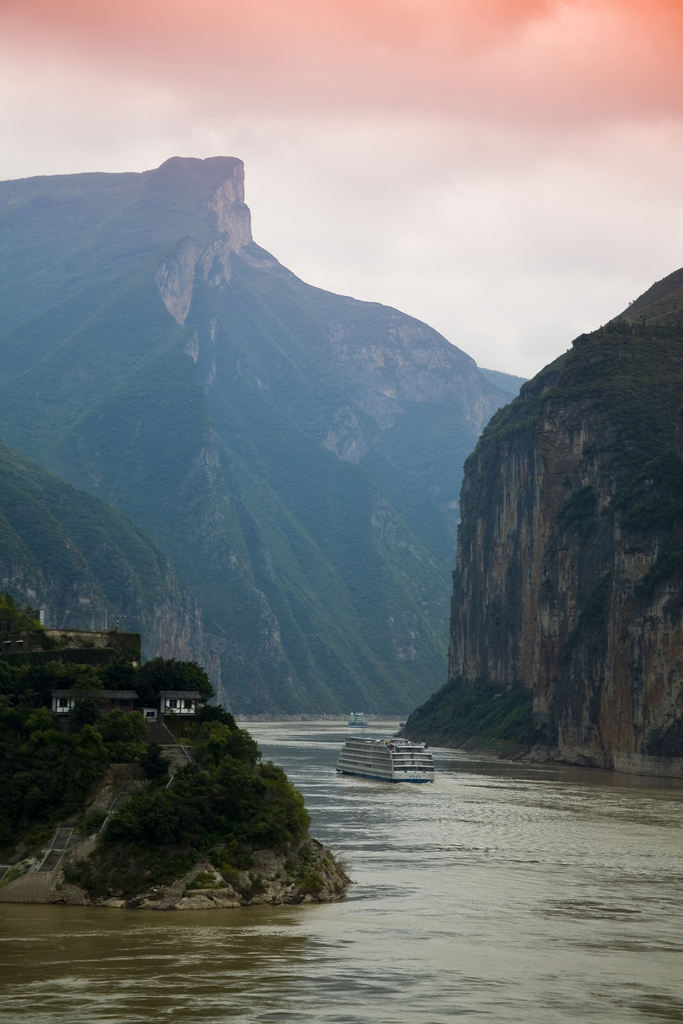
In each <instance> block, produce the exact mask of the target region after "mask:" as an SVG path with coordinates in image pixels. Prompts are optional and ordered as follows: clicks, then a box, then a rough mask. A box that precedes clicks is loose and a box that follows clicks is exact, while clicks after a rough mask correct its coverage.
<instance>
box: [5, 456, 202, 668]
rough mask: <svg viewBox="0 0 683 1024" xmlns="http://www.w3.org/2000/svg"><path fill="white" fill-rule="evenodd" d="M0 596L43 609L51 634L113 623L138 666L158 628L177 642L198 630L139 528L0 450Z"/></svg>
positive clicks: (183, 593) (188, 604)
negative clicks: (133, 639) (177, 635)
mask: <svg viewBox="0 0 683 1024" xmlns="http://www.w3.org/2000/svg"><path fill="white" fill-rule="evenodd" d="M0 587H2V588H3V589H4V590H5V591H7V592H8V593H10V594H11V595H12V597H13V598H15V599H16V600H17V601H19V602H20V603H24V602H27V601H29V602H31V603H32V604H33V605H34V606H36V605H37V606H38V607H42V608H46V609H47V620H48V624H49V625H51V626H53V627H59V628H71V629H99V628H104V624H105V621H106V620H107V619H108V624H109V625H110V626H113V625H114V623H115V622H116V620H117V618H118V620H119V621H120V623H121V625H122V627H123V628H124V629H126V630H128V631H131V632H139V633H141V635H142V637H143V653H144V655H145V657H151V656H154V655H155V654H156V653H157V652H158V647H159V645H160V641H161V637H160V635H159V619H160V618H163V619H165V620H166V621H167V622H169V623H172V622H175V627H176V629H177V630H178V631H180V632H182V630H183V629H185V630H186V631H187V632H190V631H191V630H193V631H195V632H199V631H200V629H201V624H200V612H199V608H198V606H197V605H196V602H195V601H194V600H193V599H192V597H191V596H190V594H189V592H188V590H187V588H186V587H185V586H184V584H183V583H182V582H181V581H180V580H179V579H178V577H177V576H176V574H175V572H174V570H173V566H172V565H171V561H170V559H169V558H168V557H167V556H166V555H165V554H164V553H163V552H162V551H161V550H160V549H159V548H158V547H157V545H156V544H155V543H154V542H153V541H152V540H151V539H150V537H149V536H147V535H146V534H145V532H144V531H143V530H142V529H141V528H140V527H139V526H136V524H135V523H134V522H133V521H132V520H131V519H129V518H128V516H126V515H124V514H123V513H122V512H119V511H118V510H117V509H115V508H113V507H112V506H111V505H109V504H107V503H106V502H104V501H102V500H101V499H99V498H96V497H93V496H92V495H90V494H86V493H84V492H83V491H80V490H78V489H77V488H76V487H73V486H72V485H71V484H68V483H66V481H64V480H60V479H59V477H57V476H55V475H54V474H53V473H49V472H47V470H45V469H43V467H42V466H39V465H38V464H37V463H35V462H32V461H31V460H30V459H27V458H25V457H24V456H23V455H20V454H19V453H18V452H16V451H14V450H13V449H12V448H10V447H9V446H8V445H6V444H4V443H3V442H2V441H0ZM4 618H5V613H4V611H3V610H2V608H0V619H4ZM197 646H199V644H198V645H197ZM167 653H170V652H167Z"/></svg>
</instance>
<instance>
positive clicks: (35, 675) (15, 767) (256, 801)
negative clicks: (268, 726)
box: [0, 598, 349, 910]
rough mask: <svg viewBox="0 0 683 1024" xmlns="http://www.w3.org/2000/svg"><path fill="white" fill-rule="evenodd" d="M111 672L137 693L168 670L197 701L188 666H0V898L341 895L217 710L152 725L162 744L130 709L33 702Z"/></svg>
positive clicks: (304, 822)
mask: <svg viewBox="0 0 683 1024" xmlns="http://www.w3.org/2000/svg"><path fill="white" fill-rule="evenodd" d="M0 600H2V599H1V598H0ZM10 611H11V609H10ZM124 675H125V676H126V677H127V679H126V682H127V683H128V684H130V683H132V684H133V687H134V688H135V689H137V690H138V691H141V690H144V688H145V686H147V687H149V688H152V686H155V687H158V686H159V681H160V680H163V682H164V683H165V684H166V686H168V685H169V683H171V684H172V683H173V680H174V677H175V676H176V675H177V676H178V679H179V682H181V683H182V685H183V686H187V685H188V683H189V682H190V681H191V682H192V685H193V686H194V687H195V688H196V689H197V690H201V691H202V692H203V695H204V697H205V699H206V700H208V699H209V697H210V696H211V695H212V693H211V684H210V682H209V680H208V677H207V676H206V674H205V673H204V671H203V669H201V668H200V667H199V666H197V665H193V664H192V663H182V662H173V661H164V660H163V659H160V658H157V659H154V660H153V661H152V662H148V663H146V664H145V665H143V666H142V667H141V668H136V667H134V666H131V665H130V664H125V663H122V662H114V663H111V664H109V665H106V666H92V665H88V666H81V665H73V664H68V665H65V664H59V663H56V662H55V663H50V664H47V665H31V664H26V665H23V666H21V667H17V666H15V665H10V664H7V663H5V662H3V661H2V660H0V770H1V771H2V777H3V783H4V784H3V787H2V788H1V789H0V865H2V866H0V902H29V903H33V902H41V903H68V904H79V905H94V906H110V907H127V908H137V907H146V908H152V909H159V910H169V909H208V908H213V907H238V906H246V905H252V904H259V903H271V904H275V905H277V904H280V903H301V902H314V901H317V902H320V901H328V900H334V899H339V898H341V897H342V896H344V894H345V892H346V890H347V888H348V885H349V878H348V876H347V875H346V873H345V871H344V869H343V866H341V865H340V864H339V863H337V861H336V860H335V858H334V856H333V854H332V852H331V851H330V850H328V849H326V848H325V847H323V846H322V844H320V843H319V842H318V841H317V840H315V839H313V838H312V837H311V836H310V834H309V825H310V818H309V815H308V812H307V811H306V808H305V806H304V801H303V797H302V796H301V794H300V793H299V792H298V790H296V789H295V788H294V786H293V785H292V784H291V782H290V781H289V779H288V778H287V776H286V775H285V773H284V771H283V770H282V769H281V768H280V767H278V766H277V765H275V764H273V763H272V762H269V761H268V762H264V761H263V760H262V757H261V753H260V751H259V749H258V745H257V743H256V741H255V740H254V739H253V738H252V737H251V736H250V734H249V733H248V732H247V730H246V729H243V728H240V726H239V725H238V724H237V722H236V721H235V719H234V718H233V716H232V715H231V714H230V712H228V711H226V710H225V709H223V708H222V707H220V706H214V705H209V704H204V706H203V707H201V708H199V709H198V711H197V713H196V715H195V716H193V718H194V720H193V721H191V722H189V721H180V720H175V719H173V718H172V717H171V718H167V719H166V729H164V727H163V726H162V727H161V728H162V729H164V732H165V733H166V735H167V738H168V740H167V742H166V743H165V744H164V745H162V744H159V743H157V742H155V741H154V740H153V739H152V738H151V736H150V733H149V731H148V725H147V723H146V722H145V720H144V718H143V715H142V714H141V713H140V712H138V711H133V712H129V713H124V712H122V711H120V710H114V711H109V712H107V713H103V712H101V711H98V709H97V702H96V701H94V700H87V699H84V700H77V701H76V704H75V707H74V709H73V711H72V712H71V713H70V714H69V716H68V718H69V721H68V722H64V721H62V720H58V719H57V716H55V715H53V714H51V713H50V711H49V710H48V708H47V707H46V706H45V704H46V700H47V696H48V694H49V693H50V691H51V689H52V688H53V687H55V686H59V687H61V688H64V687H66V688H71V689H73V691H74V692H76V691H82V690H83V689H84V688H85V684H86V683H87V689H89V690H93V691H96V690H97V689H98V688H99V689H105V688H106V687H107V686H110V685H112V684H113V683H114V681H116V682H117V683H118V685H119V686H120V685H121V683H122V682H123V679H122V678H121V677H123V676H124ZM133 677H134V678H133ZM133 687H131V688H133ZM175 688H179V686H178V685H177V684H176V687H175ZM167 730H168V731H167ZM167 755H168V756H167Z"/></svg>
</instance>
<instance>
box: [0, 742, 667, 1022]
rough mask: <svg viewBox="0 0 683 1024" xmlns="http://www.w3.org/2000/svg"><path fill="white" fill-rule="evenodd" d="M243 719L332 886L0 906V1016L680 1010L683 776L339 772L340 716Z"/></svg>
mask: <svg viewBox="0 0 683 1024" xmlns="http://www.w3.org/2000/svg"><path fill="white" fill-rule="evenodd" d="M249 728H250V729H251V731H252V733H253V734H254V735H255V736H256V738H257V739H258V740H259V743H260V745H261V748H262V750H263V753H264V756H265V757H266V758H271V759H272V760H274V761H276V762H277V763H278V764H281V765H282V766H283V767H284V768H285V770H286V771H287V773H288V774H289V776H290V778H291V779H292V780H293V781H294V782H295V784H296V785H297V786H298V787H299V788H300V789H301V790H302V792H303V793H304V795H305V797H306V803H307V806H308V808H309V811H310V813H311V818H312V822H313V824H312V833H313V835H315V836H316V837H318V838H319V839H321V840H322V841H323V842H325V843H328V844H329V845H330V846H332V847H333V849H334V850H335V851H337V852H339V853H340V855H341V856H342V857H343V859H344V860H345V861H346V863H347V864H348V871H349V874H350V875H351V877H352V878H353V879H354V881H355V884H354V886H353V887H352V888H351V890H350V893H349V896H348V898H347V899H346V900H344V901H343V902H340V903H337V904H330V905H320V906H319V905H302V906H297V907H276V908H269V907H254V908H246V909H240V910H223V911H210V912H203V911H200V912H197V911H194V912H172V913H165V914H162V913H155V912H150V911H121V910H105V909H95V908H81V907H59V906H21V905H16V904H0V1019H1V1020H2V1021H3V1024H14V1022H15V1021H16V1022H22V1024H24V1022H25V1024H67V1022H68V1024H74V1022H78V1024H90V1022H98V1024H100V1022H102V1024H105V1022H106V1024H119V1022H121V1024H123V1022H125V1024H138V1022H148V1021H149V1022H151V1021H153V1022H155V1024H156V1022H160V1024H161V1022H174V1024H175V1022H185V1021H187V1022H195V1021H196V1022H201V1024H214V1022H223V1021H244V1022H249V1024H251V1022H259V1024H261V1022H264V1024H265V1022H269V1024H280V1022H287V1024H304V1022H313V1024H454V1022H457V1024H478V1022H482V1021H490V1022H492V1024H579V1022H581V1024H583V1022H586V1024H627V1022H630V1021H637V1022H641V1024H642V1022H649V1021H653V1022H655V1021H656V1022H672V1021H681V1022H683V873H682V870H681V853H682V846H683V844H682V837H683V784H681V782H680V781H676V780H669V779H648V778H637V777H633V776H625V775H616V774H611V773H607V772H601V771H597V770H592V769H581V768H571V767H565V766H552V767H545V766H539V765H525V764H517V763H511V762H501V761H496V760H493V759H488V758H485V757H478V756H474V755H469V754H465V753H462V752H458V751H446V750H436V751H435V752H434V755H435V763H436V766H437V775H436V782H435V783H434V784H433V785H432V784H428V785H419V786H418V785H407V784H401V785H389V784H386V783H380V782H373V781H370V780H362V779H353V778H348V777H337V776H336V775H335V772H334V764H335V759H336V754H337V751H338V749H339V746H340V744H341V742H342V739H343V736H344V735H345V731H346V730H345V729H344V728H343V725H342V724H341V723H330V722H325V723H311V722H306V723H303V722H302V723H278V724H265V723H258V724H254V725H251V726H249ZM373 732H374V733H375V734H378V735H389V734H390V732H391V726H390V725H389V724H386V723H382V725H381V727H378V728H374V727H373Z"/></svg>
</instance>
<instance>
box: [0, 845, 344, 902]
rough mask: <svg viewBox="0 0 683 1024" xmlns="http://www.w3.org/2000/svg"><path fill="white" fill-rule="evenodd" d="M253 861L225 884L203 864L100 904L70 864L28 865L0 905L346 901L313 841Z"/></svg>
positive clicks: (260, 853) (328, 857)
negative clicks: (299, 866)
mask: <svg viewBox="0 0 683 1024" xmlns="http://www.w3.org/2000/svg"><path fill="white" fill-rule="evenodd" d="M94 848H95V842H94V841H93V840H90V841H89V842H86V843H84V844H82V845H81V847H80V848H75V849H74V850H73V855H74V856H76V857H77V858H78V859H79V860H83V859H86V858H87V857H88V856H89V854H90V853H92V852H93V850H94ZM70 852H71V851H70ZM302 854H303V855H304V856H305V858H306V865H307V872H306V877H305V878H304V880H303V881H301V880H297V879H296V878H292V876H291V874H290V872H289V871H288V869H287V864H288V861H291V859H292V858H295V859H300V858H301V856H302ZM252 858H253V864H252V867H251V868H250V869H249V870H248V871H235V872H234V875H233V876H232V877H231V878H230V879H229V880H228V879H226V878H225V877H224V876H223V875H221V873H220V871H219V870H218V869H217V868H216V867H214V865H213V864H212V863H211V862H210V861H209V860H207V859H206V858H204V859H201V860H198V861H197V862H196V863H195V864H193V866H192V868H191V869H190V870H189V871H188V872H186V873H185V874H184V875H183V876H182V877H181V878H178V879H176V880H175V881H174V882H173V883H172V884H171V885H166V886H154V887H153V888H150V889H148V890H145V891H141V892H139V893H136V894H134V895H130V894H128V895H124V894H123V893H121V892H119V893H110V894H109V895H107V896H105V897H101V898H93V897H92V896H90V895H89V894H88V892H87V891H86V890H85V889H83V888H81V887H80V886H78V885H74V884H72V883H70V882H69V881H68V880H67V877H66V876H68V873H69V871H68V862H66V863H65V864H63V865H59V866H58V867H56V868H55V869H54V870H52V871H41V870H40V866H39V865H38V864H37V863H36V864H33V863H31V864H29V863H27V864H26V871H25V872H24V873H23V874H21V875H19V876H18V877H17V878H14V879H12V880H10V881H8V882H7V883H5V884H4V885H1V886H0V903H61V904H65V905H69V906H80V907H85V906H90V907H112V908H115V909H125V910H216V909H225V908H237V907H253V906H264V905H270V906H275V907H276V906H282V905H285V904H286V905H296V904H299V903H330V902H334V901H336V900H340V899H343V898H344V896H345V895H346V892H347V890H348V887H349V885H350V884H351V880H350V878H349V877H348V875H347V874H346V872H345V871H344V869H343V868H342V867H340V866H339V865H338V864H337V862H336V861H335V859H334V857H333V855H332V852H331V851H330V850H328V849H327V848H326V847H325V846H323V844H322V843H319V842H318V840H317V839H306V840H304V842H303V843H301V844H299V846H298V847H297V848H295V849H294V850H292V851H290V852H289V853H284V852H281V851H275V850H257V851H254V853H253V855H252ZM65 869H66V871H65Z"/></svg>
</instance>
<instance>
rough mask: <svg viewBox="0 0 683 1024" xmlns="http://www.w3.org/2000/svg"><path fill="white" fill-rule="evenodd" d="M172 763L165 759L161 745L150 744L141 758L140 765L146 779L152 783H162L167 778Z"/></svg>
mask: <svg viewBox="0 0 683 1024" xmlns="http://www.w3.org/2000/svg"><path fill="white" fill-rule="evenodd" d="M170 763H171V762H170V761H169V760H168V758H167V757H164V756H163V754H162V752H161V745H160V744H159V743H154V742H152V743H148V744H147V750H146V752H145V753H144V754H143V755H142V757H141V758H140V764H141V765H142V767H143V768H144V770H145V777H146V778H148V779H151V780H152V782H160V781H161V780H162V779H165V778H167V776H168V768H169V765H170Z"/></svg>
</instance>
